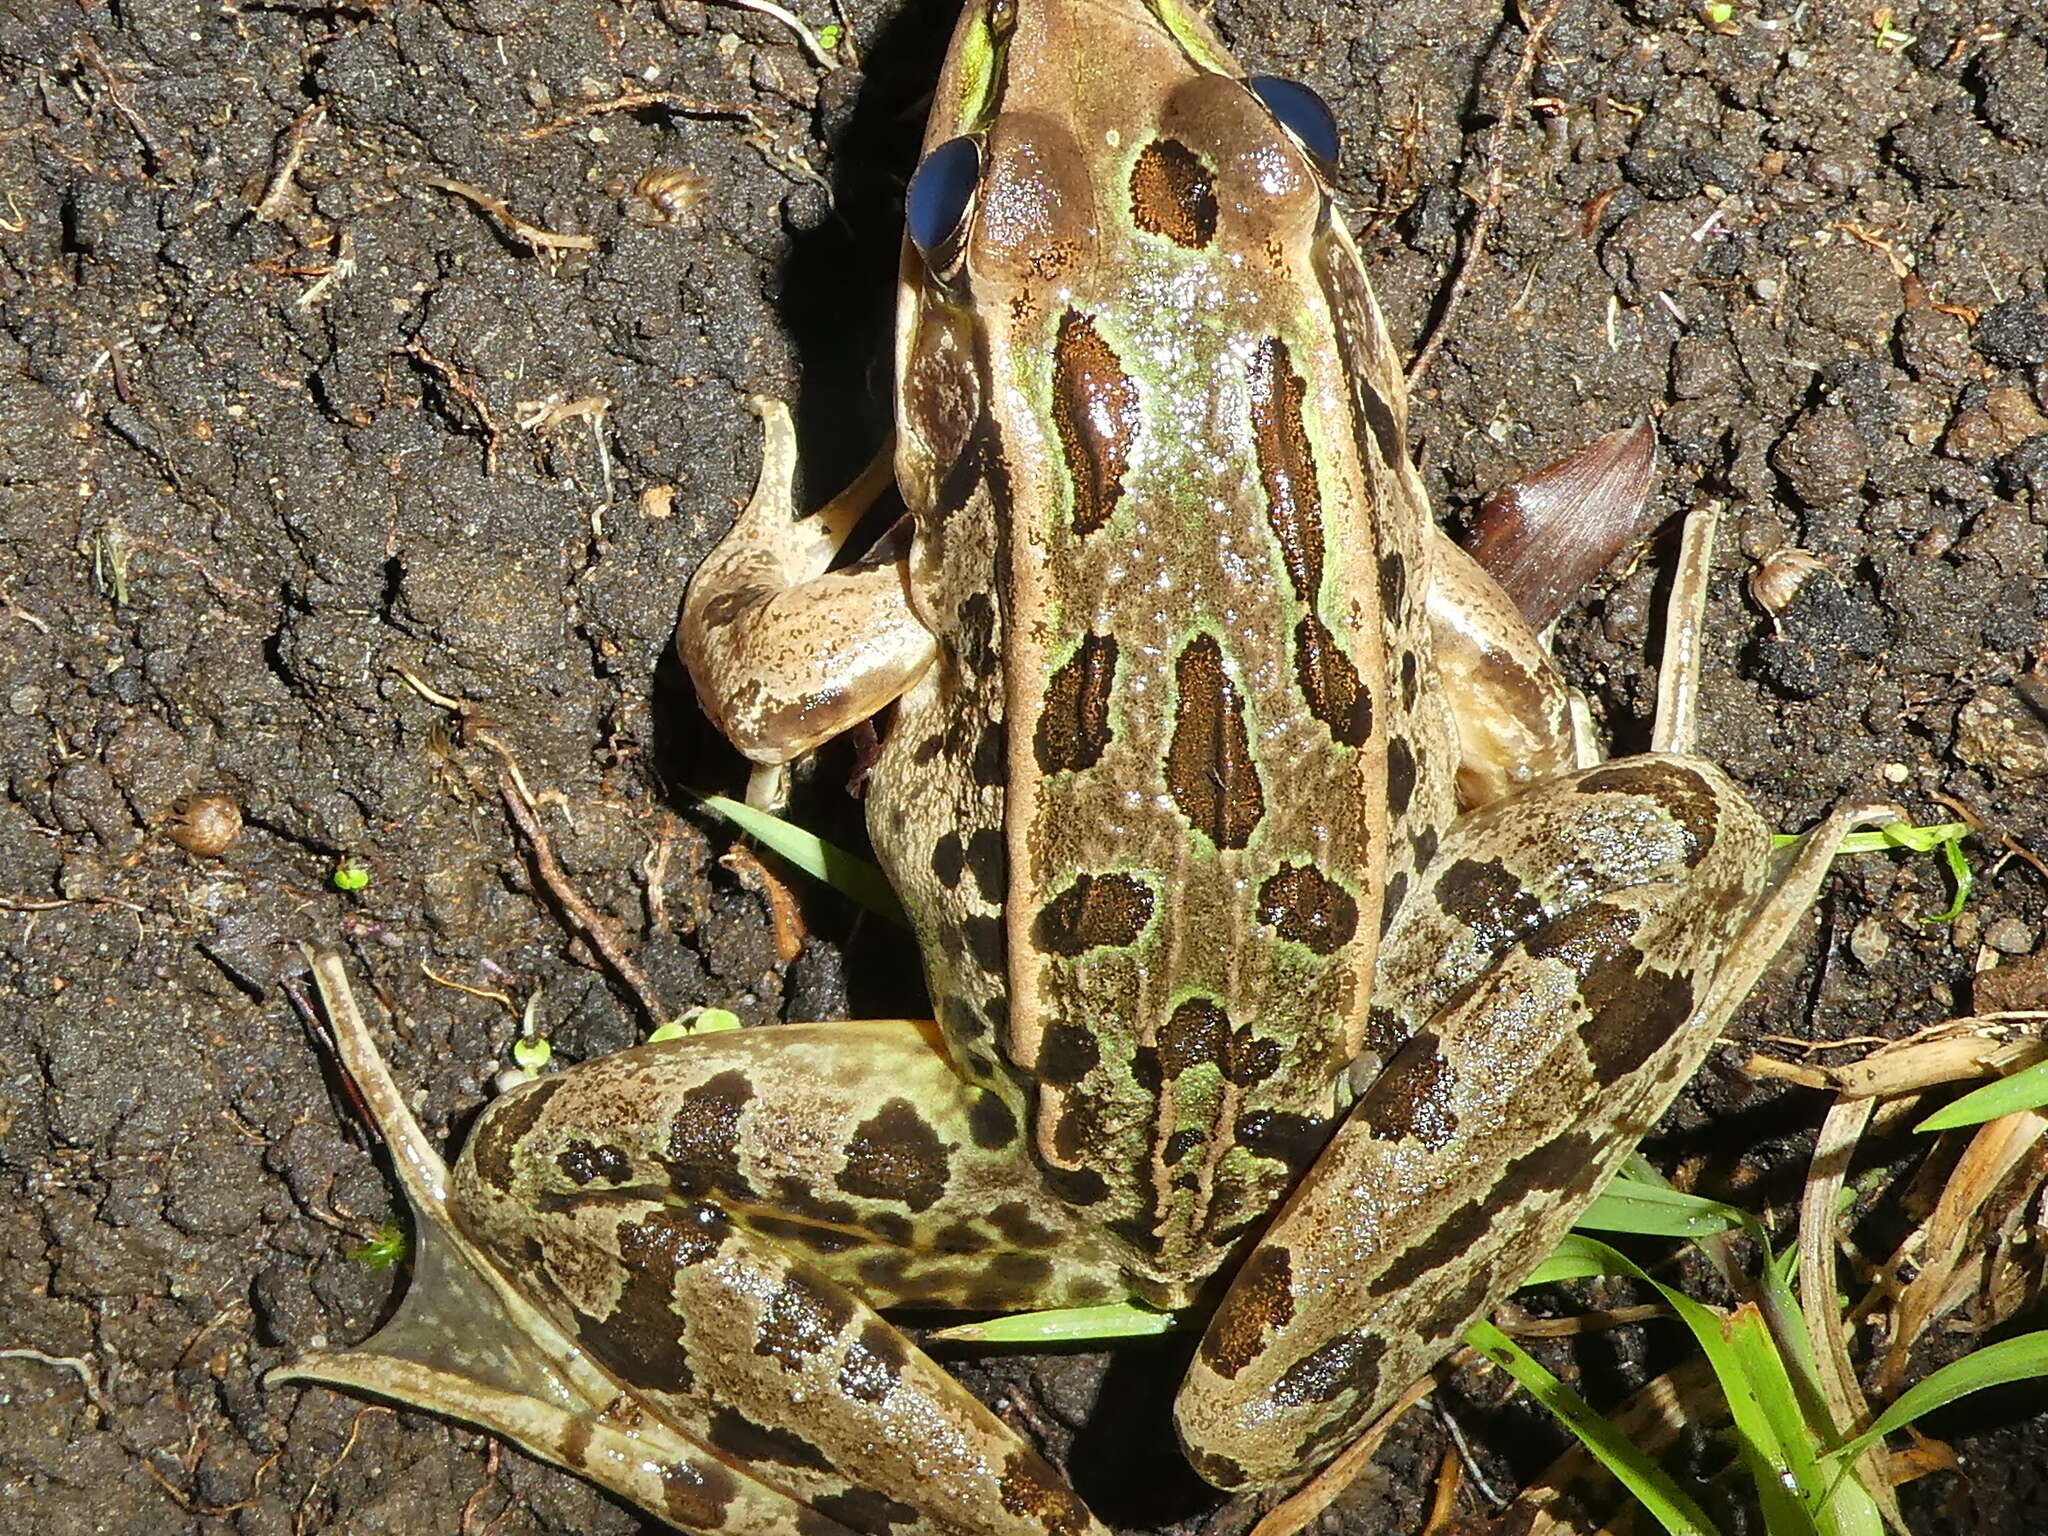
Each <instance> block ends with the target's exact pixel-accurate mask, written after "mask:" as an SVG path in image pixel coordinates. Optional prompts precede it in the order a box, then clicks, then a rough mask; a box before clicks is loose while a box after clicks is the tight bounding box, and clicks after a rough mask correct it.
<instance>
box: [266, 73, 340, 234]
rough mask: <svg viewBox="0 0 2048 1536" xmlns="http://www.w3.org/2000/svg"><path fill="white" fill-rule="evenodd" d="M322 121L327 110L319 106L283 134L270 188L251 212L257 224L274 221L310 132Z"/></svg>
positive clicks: (304, 155) (311, 135)
mask: <svg viewBox="0 0 2048 1536" xmlns="http://www.w3.org/2000/svg"><path fill="white" fill-rule="evenodd" d="M326 117H327V107H326V104H325V103H324V102H323V103H321V104H319V105H316V106H311V107H308V108H307V109H306V110H305V111H303V112H301V113H300V114H299V115H298V116H297V117H295V118H293V119H292V120H291V125H290V126H289V127H288V128H286V130H285V141H284V154H283V156H282V157H281V158H280V159H279V160H278V162H277V169H276V170H275V171H273V172H272V173H271V177H270V184H269V185H268V186H266V187H265V188H264V189H263V195H262V196H261V197H260V198H258V199H257V200H256V207H255V209H254V210H253V212H254V214H255V216H256V220H257V222H258V223H263V224H267V223H269V222H270V221H271V220H272V219H274V218H276V217H277V211H278V209H279V208H280V207H281V206H282V205H283V203H284V200H285V195H286V194H287V193H288V192H289V191H290V190H291V185H292V178H293V177H294V176H296V175H298V173H299V162H300V161H302V160H304V159H305V158H306V145H307V144H308V143H310V142H311V141H312V137H313V134H314V131H315V130H316V129H318V128H319V126H320V124H321V123H322V122H324V121H325V120H326Z"/></svg>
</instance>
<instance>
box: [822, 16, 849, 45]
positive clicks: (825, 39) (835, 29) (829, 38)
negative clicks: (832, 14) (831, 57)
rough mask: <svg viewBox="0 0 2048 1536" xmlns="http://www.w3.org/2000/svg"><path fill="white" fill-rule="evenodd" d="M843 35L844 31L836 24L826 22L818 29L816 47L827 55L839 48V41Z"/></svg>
mask: <svg viewBox="0 0 2048 1536" xmlns="http://www.w3.org/2000/svg"><path fill="white" fill-rule="evenodd" d="M845 33H846V29H845V28H844V27H842V26H840V25H839V23H838V22H836V21H828V22H826V23H825V25H824V26H822V27H820V28H818V46H819V47H820V48H822V49H824V50H825V51H826V52H827V53H830V52H831V51H832V50H833V49H835V48H837V47H838V46H839V39H840V38H841V37H843V36H844V35H845Z"/></svg>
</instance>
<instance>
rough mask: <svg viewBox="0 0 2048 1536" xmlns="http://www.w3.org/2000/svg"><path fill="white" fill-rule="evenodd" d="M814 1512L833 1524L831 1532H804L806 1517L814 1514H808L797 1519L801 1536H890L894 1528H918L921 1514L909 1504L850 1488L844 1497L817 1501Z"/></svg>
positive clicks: (840, 1494)
mask: <svg viewBox="0 0 2048 1536" xmlns="http://www.w3.org/2000/svg"><path fill="white" fill-rule="evenodd" d="M812 1508H813V1509H815V1510H816V1511H817V1513H818V1514H819V1515H821V1516H823V1517H824V1518H825V1519H826V1520H829V1521H831V1522H832V1525H831V1528H830V1530H824V1529H818V1530H806V1529H804V1524H803V1520H804V1515H806V1514H809V1513H810V1512H811V1511H810V1510H805V1511H803V1512H801V1513H799V1514H798V1516H797V1536H840V1533H841V1532H842V1531H858V1532H860V1533H861V1536H889V1532H890V1530H891V1529H892V1528H893V1527H895V1526H899V1525H912V1524H915V1523H916V1521H917V1518H918V1514H917V1511H916V1510H914V1509H912V1508H911V1507H910V1506H909V1505H908V1504H904V1503H900V1502H898V1501H897V1500H895V1499H892V1498H890V1497H889V1496H888V1495H887V1494H886V1493H877V1492H875V1491H874V1490H873V1489H871V1488H849V1489H847V1490H846V1492H844V1493H832V1494H827V1495H825V1496H824V1497H823V1498H820V1499H814V1500H813V1501H812Z"/></svg>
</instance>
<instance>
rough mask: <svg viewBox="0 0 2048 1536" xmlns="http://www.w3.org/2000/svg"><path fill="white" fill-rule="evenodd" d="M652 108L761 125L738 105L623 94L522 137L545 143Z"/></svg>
mask: <svg viewBox="0 0 2048 1536" xmlns="http://www.w3.org/2000/svg"><path fill="white" fill-rule="evenodd" d="M648 107H665V108H667V109H668V110H669V111H671V112H674V113H676V114H678V115H679V116H682V117H734V118H738V119H739V120H740V121H742V122H744V123H748V124H750V125H754V126H758V125H759V120H758V119H757V118H756V116H755V114H754V109H753V108H752V107H749V106H743V105H741V104H740V103H739V102H736V101H699V100H698V99H697V98H696V97H694V96H685V95H683V94H682V93H681V92H679V91H623V92H621V93H620V94H619V95H617V96H613V97H611V98H610V99H609V100H606V101H591V102H585V103H584V104H583V105H582V106H580V107H577V108H575V109H574V110H573V111H570V112H567V113H565V114H563V115H562V116H561V117H558V118H555V119H554V120H553V121H551V122H546V123H542V124H540V125H539V126H538V127H536V128H528V129H525V130H523V131H522V132H521V133H520V135H519V137H520V138H521V139H523V140H524V139H544V138H547V137H548V136H549V135H550V134H555V133H560V132H561V131H562V130H563V129H564V128H573V127H575V126H576V125H577V124H578V123H580V122H583V121H584V120H585V119H586V118H592V117H597V116H599V115H600V114H602V113H606V112H638V111H642V110H644V109H645V108H648Z"/></svg>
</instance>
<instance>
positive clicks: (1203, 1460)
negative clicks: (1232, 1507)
mask: <svg viewBox="0 0 2048 1536" xmlns="http://www.w3.org/2000/svg"><path fill="white" fill-rule="evenodd" d="M1183 1450H1184V1451H1185V1453H1186V1455H1187V1458H1188V1465H1189V1466H1191V1467H1193V1468H1194V1469H1195V1472H1196V1474H1197V1475H1198V1476H1199V1477H1200V1478H1201V1479H1202V1481H1203V1482H1205V1483H1207V1484H1208V1485H1209V1486H1210V1487H1212V1488H1222V1489H1224V1490H1226V1491H1227V1490H1229V1489H1232V1488H1235V1487H1237V1486H1238V1484H1240V1483H1242V1482H1243V1481H1244V1480H1245V1470H1244V1467H1243V1465H1242V1464H1241V1463H1239V1462H1235V1461H1232V1460H1231V1459H1230V1458H1229V1457H1228V1456H1225V1455H1223V1454H1222V1453H1221V1452H1218V1451H1204V1450H1198V1449H1196V1448H1195V1447H1193V1446H1185V1447H1183Z"/></svg>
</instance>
